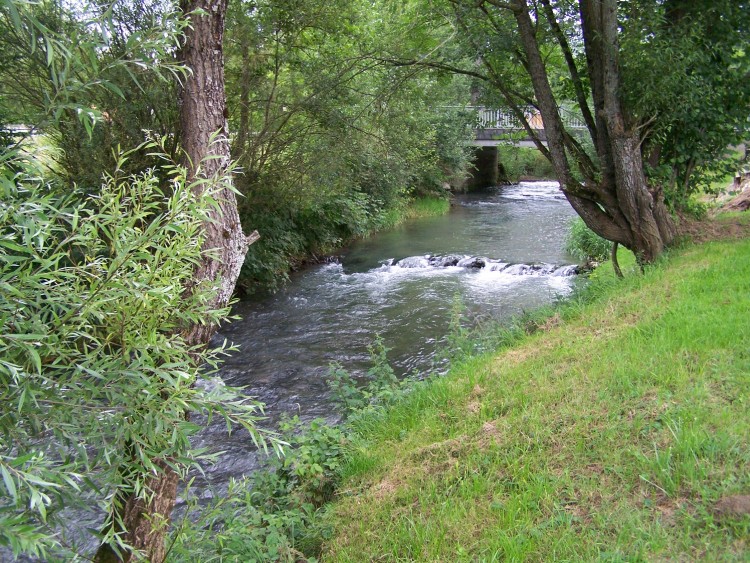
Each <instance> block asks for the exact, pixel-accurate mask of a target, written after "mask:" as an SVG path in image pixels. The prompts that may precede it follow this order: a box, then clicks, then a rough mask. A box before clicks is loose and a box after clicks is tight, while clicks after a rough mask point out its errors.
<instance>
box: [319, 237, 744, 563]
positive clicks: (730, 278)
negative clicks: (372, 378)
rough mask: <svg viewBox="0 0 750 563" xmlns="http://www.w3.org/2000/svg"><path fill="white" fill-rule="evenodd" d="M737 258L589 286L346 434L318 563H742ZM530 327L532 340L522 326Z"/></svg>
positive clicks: (714, 258)
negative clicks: (503, 343)
mask: <svg viewBox="0 0 750 563" xmlns="http://www.w3.org/2000/svg"><path fill="white" fill-rule="evenodd" d="M749 280H750V241H748V240H743V241H740V242H714V243H709V244H705V245H701V246H690V247H687V248H685V249H682V250H680V251H676V252H674V253H673V254H672V256H670V257H669V258H668V259H666V260H665V261H663V262H662V263H660V264H658V265H656V266H653V267H651V268H648V269H647V272H646V274H645V275H643V276H641V275H637V274H635V273H631V275H626V279H625V280H623V281H621V282H616V281H614V279H613V276H611V275H607V273H606V270H602V271H601V272H599V273H598V275H597V276H594V279H593V280H592V281H591V283H590V287H589V289H588V291H586V292H584V293H583V295H584V296H585V297H580V298H578V299H574V300H573V301H571V302H570V303H568V304H567V305H565V306H564V307H562V308H560V309H559V310H558V311H557V312H555V313H554V314H552V315H551V316H549V315H548V316H547V317H546V319H544V320H543V319H541V318H540V319H539V320H538V321H537V322H536V324H535V325H534V326H533V328H534V330H527V331H526V332H527V333H531V334H530V335H526V336H521V337H519V339H518V340H517V341H516V343H515V345H514V346H512V347H510V348H506V349H504V350H502V351H499V352H490V353H485V354H483V355H480V356H474V357H469V358H467V359H465V360H464V361H463V362H460V363H459V364H458V365H456V366H454V368H453V369H452V370H451V373H450V374H448V376H446V377H443V378H438V379H434V380H431V381H430V382H429V383H427V384H424V385H420V386H418V387H417V388H415V389H413V390H412V392H411V393H410V394H409V395H408V396H406V397H405V398H404V399H403V400H402V401H401V402H399V403H397V404H395V405H394V406H392V407H391V408H390V409H389V410H388V411H387V413H385V414H379V415H377V416H371V417H367V416H365V417H362V418H360V419H359V420H357V421H355V423H354V428H355V430H356V432H355V434H354V435H355V436H357V438H356V440H355V441H354V442H353V444H352V445H351V446H350V447H349V457H348V459H347V461H346V464H345V465H344V466H343V467H342V475H343V481H342V484H341V485H340V486H339V489H338V492H337V495H336V502H335V503H334V504H333V505H332V507H331V509H330V510H329V513H328V520H327V525H328V526H329V527H328V530H329V532H328V533H330V534H331V537H330V538H329V539H326V540H325V541H324V543H323V551H322V554H323V555H322V559H323V560H326V561H375V560H381V561H506V560H512V561H515V560H530V561H542V560H573V561H580V560H608V561H640V560H706V561H709V560H710V561H718V560H725V561H731V560H747V558H748V557H749V556H750V550H749V548H748V543H747V542H748V537H749V532H750V519H749V518H748V516H747V515H745V516H741V515H731V514H730V515H727V514H726V513H724V514H723V515H721V514H720V512H717V511H716V510H715V507H716V503H717V501H719V500H720V499H722V498H725V497H731V496H733V495H747V494H748V493H750V472H749V471H748V467H749V466H750V450H749V449H748V436H750V416H749V414H750V413H749V412H748V389H750V352H748V345H747V342H748V337H750V322H749V321H748V319H749V318H750V281H749ZM532 324H533V323H532Z"/></svg>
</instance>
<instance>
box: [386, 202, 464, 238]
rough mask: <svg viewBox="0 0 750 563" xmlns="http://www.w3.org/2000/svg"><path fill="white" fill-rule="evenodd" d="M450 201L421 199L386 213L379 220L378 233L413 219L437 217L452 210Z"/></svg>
mask: <svg viewBox="0 0 750 563" xmlns="http://www.w3.org/2000/svg"><path fill="white" fill-rule="evenodd" d="M450 207H451V203H450V200H448V199H445V198H439V197H419V198H416V199H412V200H409V201H407V202H405V203H404V204H403V205H399V206H396V207H393V208H391V209H389V210H388V211H386V212H385V213H384V214H383V216H382V217H381V218H380V219H379V220H378V225H377V227H378V228H377V229H376V230H378V231H384V230H388V229H392V228H393V227H395V226H396V225H400V224H401V223H404V222H405V221H409V220H411V219H420V218H424V217H437V216H440V215H445V214H446V213H448V211H449V210H450Z"/></svg>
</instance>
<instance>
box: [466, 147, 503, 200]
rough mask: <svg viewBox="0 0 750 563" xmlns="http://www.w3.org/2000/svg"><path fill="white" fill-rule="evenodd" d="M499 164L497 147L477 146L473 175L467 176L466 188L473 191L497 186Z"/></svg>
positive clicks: (471, 171)
mask: <svg viewBox="0 0 750 563" xmlns="http://www.w3.org/2000/svg"><path fill="white" fill-rule="evenodd" d="M499 164H500V163H499V161H498V152H497V147H475V148H474V163H473V168H472V169H471V170H470V173H471V176H469V178H467V180H466V183H465V184H464V189H465V190H466V191H472V190H480V189H482V188H489V187H490V186H496V185H497V183H498V169H499Z"/></svg>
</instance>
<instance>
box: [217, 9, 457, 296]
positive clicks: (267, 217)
mask: <svg viewBox="0 0 750 563" xmlns="http://www.w3.org/2000/svg"><path fill="white" fill-rule="evenodd" d="M411 8H413V7H404V10H405V12H409V10H410V9H411ZM408 17H410V13H404V12H402V11H401V10H400V9H398V10H396V9H392V6H389V5H388V4H387V3H382V4H381V3H376V4H375V5H373V4H372V3H367V2H361V1H359V0H358V1H356V2H342V1H339V0H337V1H335V2H324V1H321V0H315V1H313V2H308V3H306V4H305V5H304V6H302V5H299V6H295V8H294V9H293V10H290V8H289V6H287V5H286V4H284V3H281V4H279V3H274V2H267V1H263V2H254V3H252V4H248V3H235V4H230V14H229V17H228V23H227V42H226V44H227V49H226V55H227V65H226V67H227V82H228V105H229V109H230V116H229V119H230V130H232V131H234V132H236V133H235V135H234V138H233V143H232V151H233V156H234V158H235V159H236V160H237V161H238V162H239V164H240V166H241V167H242V168H243V169H244V174H243V175H242V176H240V177H239V178H238V181H237V187H238V189H239V190H240V191H241V192H242V193H243V194H244V195H245V197H246V199H245V201H244V203H243V204H242V208H241V216H242V220H243V224H244V225H245V227H246V230H251V229H258V231H259V232H260V234H261V237H262V238H261V240H260V241H259V242H258V243H257V244H254V245H253V247H251V249H250V252H249V255H248V259H247V261H246V263H245V267H244V269H243V273H242V282H241V283H242V284H243V286H244V287H246V288H247V289H249V290H251V291H252V290H253V289H254V287H253V286H266V287H271V288H274V287H275V286H277V285H278V283H279V282H280V281H283V276H285V275H286V271H287V270H288V269H289V267H290V266H294V265H296V264H297V263H299V262H300V261H304V260H305V259H306V258H308V257H310V256H313V257H314V256H318V255H320V254H324V253H326V252H330V251H331V250H333V249H335V248H336V247H338V246H340V245H341V244H342V243H344V242H348V241H350V240H352V239H353V238H356V237H360V236H364V235H366V234H367V233H370V232H373V231H375V230H378V229H382V228H385V227H388V226H390V225H391V224H393V222H394V219H396V218H398V216H399V214H400V213H401V212H402V210H403V209H404V208H405V207H406V203H408V201H409V200H410V199H411V198H412V197H414V196H416V197H423V196H430V197H440V198H445V197H447V195H448V193H447V190H446V188H445V185H446V183H447V182H449V181H450V180H451V179H452V178H453V177H456V176H460V175H461V174H462V173H463V171H464V170H465V168H466V165H467V156H468V146H467V144H466V141H467V139H468V138H469V135H470V130H469V123H470V119H471V118H470V115H469V114H468V113H467V112H466V111H465V110H463V109H460V107H461V106H463V104H464V100H465V99H466V97H467V87H468V84H467V82H466V81H465V80H463V79H461V78H453V77H450V76H449V75H446V76H438V75H436V74H435V73H429V72H427V71H424V70H420V71H417V72H415V71H414V69H405V68H398V67H395V66H393V65H389V64H387V63H385V62H384V61H383V60H382V54H383V53H387V52H389V51H392V50H394V49H400V48H405V47H404V46H405V45H406V44H408V43H409V42H411V41H413V40H414V36H413V31H412V30H411V29H410V28H411V25H412V23H413V22H411V21H410V20H409V19H407V18H408ZM279 30H282V31H279ZM342 30H346V32H345V33H344V32H342ZM442 32H443V31H441V33H442Z"/></svg>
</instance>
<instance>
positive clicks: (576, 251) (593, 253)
mask: <svg viewBox="0 0 750 563" xmlns="http://www.w3.org/2000/svg"><path fill="white" fill-rule="evenodd" d="M611 249H612V243H611V242H609V241H608V240H607V239H604V238H602V237H600V236H599V235H597V234H596V233H595V232H594V231H592V230H591V229H589V228H588V227H587V226H586V223H584V222H583V219H581V218H580V217H577V218H576V219H574V220H573V221H572V222H571V224H570V232H569V233H568V238H567V240H566V242H565V250H567V251H568V252H569V253H570V254H572V255H573V256H575V257H576V258H578V259H579V260H585V261H588V262H601V261H602V260H606V258H607V256H609V252H610V250H611Z"/></svg>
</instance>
